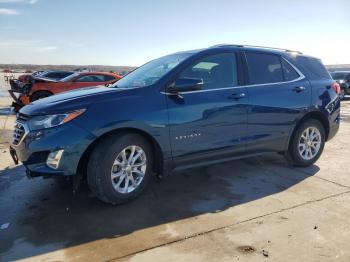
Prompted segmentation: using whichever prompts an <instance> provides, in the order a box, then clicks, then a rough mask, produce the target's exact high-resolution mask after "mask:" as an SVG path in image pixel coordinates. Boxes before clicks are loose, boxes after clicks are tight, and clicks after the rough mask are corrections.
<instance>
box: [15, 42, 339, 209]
mask: <svg viewBox="0 0 350 262" xmlns="http://www.w3.org/2000/svg"><path fill="white" fill-rule="evenodd" d="M339 91H340V90H339V85H338V84H337V83H335V81H334V80H333V79H332V77H331V76H330V75H329V73H328V71H327V70H326V69H325V67H324V66H323V64H322V62H321V61H320V60H319V59H317V58H313V57H309V56H306V55H303V54H301V53H297V52H291V51H288V50H279V49H269V48H257V47H248V46H240V45H220V46H215V47H211V48H207V49H202V50H195V51H187V52H180V53H175V54H172V55H168V56H165V57H161V58H159V59H156V60H153V61H151V62H149V63H147V64H145V65H143V66H141V67H139V68H138V69H136V70H135V71H133V72H131V73H130V74H128V75H126V76H125V77H124V78H122V79H121V80H119V81H118V82H117V83H115V84H114V85H112V86H110V87H100V88H88V89H83V90H77V91H72V92H66V93H63V94H59V95H56V96H52V97H48V98H45V99H42V100H39V101H35V102H33V103H31V104H29V105H27V106H25V107H23V108H22V109H21V110H20V113H19V115H18V118H17V122H16V123H17V125H16V128H15V131H14V140H13V143H12V145H11V149H10V152H11V155H12V157H13V158H14V160H15V161H18V159H19V160H20V161H21V162H23V164H24V165H25V167H26V170H27V175H28V176H30V177H34V176H53V177H55V176H56V177H58V176H71V177H76V178H77V177H80V176H87V181H88V184H89V186H90V188H91V190H92V191H93V192H94V193H95V195H96V196H97V197H98V198H99V199H101V200H102V201H105V202H108V203H112V204H118V203H122V202H125V201H128V200H130V199H133V198H135V197H136V196H137V195H139V194H140V193H141V192H142V191H143V190H144V188H145V187H146V185H147V182H148V181H149V179H150V177H151V175H152V173H155V174H158V175H160V174H162V175H165V174H169V173H172V172H173V171H177V170H182V169H185V168H190V167H197V166H202V165H208V164H213V163H219V162H223V161H229V160H232V159H237V158H243V157H249V156H253V155H258V154H262V153H266V152H278V153H282V154H284V155H285V156H286V157H287V159H288V160H289V161H290V162H291V163H292V164H294V165H297V166H309V165H312V164H313V163H314V162H315V161H316V160H317V159H318V158H319V156H320V155H321V153H322V151H323V147H324V145H325V142H326V141H328V140H330V139H331V138H332V137H333V136H334V135H335V134H336V133H337V130H338V128H339V121H340V116H339V114H340V99H339V95H338V93H339Z"/></svg>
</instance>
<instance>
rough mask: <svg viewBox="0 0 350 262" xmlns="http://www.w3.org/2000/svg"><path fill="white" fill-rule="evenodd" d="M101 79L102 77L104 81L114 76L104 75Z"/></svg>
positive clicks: (111, 79)
mask: <svg viewBox="0 0 350 262" xmlns="http://www.w3.org/2000/svg"><path fill="white" fill-rule="evenodd" d="M103 79H104V81H106V82H108V81H113V80H115V77H114V76H110V75H104V76H103Z"/></svg>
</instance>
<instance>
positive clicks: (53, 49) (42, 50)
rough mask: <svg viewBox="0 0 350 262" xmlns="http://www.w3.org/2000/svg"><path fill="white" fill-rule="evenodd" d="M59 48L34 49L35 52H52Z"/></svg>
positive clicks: (43, 47) (42, 47)
mask: <svg viewBox="0 0 350 262" xmlns="http://www.w3.org/2000/svg"><path fill="white" fill-rule="evenodd" d="M57 49H58V47H57V46H40V47H35V48H34V49H33V51H34V52H40V53H41V52H50V51H55V50H57Z"/></svg>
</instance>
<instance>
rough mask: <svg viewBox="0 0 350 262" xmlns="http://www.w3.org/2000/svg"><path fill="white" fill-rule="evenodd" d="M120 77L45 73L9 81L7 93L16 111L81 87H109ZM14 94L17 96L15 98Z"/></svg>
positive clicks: (103, 74)
mask: <svg viewBox="0 0 350 262" xmlns="http://www.w3.org/2000/svg"><path fill="white" fill-rule="evenodd" d="M120 78H121V77H120V76H119V75H117V74H114V73H101V72H69V71H46V72H37V73H34V74H32V75H22V76H20V77H19V78H18V80H11V81H10V85H11V89H10V90H9V93H10V95H11V97H12V98H13V99H14V101H15V102H14V103H13V106H14V107H15V108H17V109H19V108H20V107H22V106H24V105H27V104H29V103H31V102H33V101H36V100H38V99H42V98H45V97H48V96H51V95H54V94H58V93H61V92H65V91H70V90H74V89H78V88H82V87H89V86H97V85H110V84H113V83H115V82H116V81H118V80H119V79H120ZM15 93H18V94H19V95H18V96H16V95H15Z"/></svg>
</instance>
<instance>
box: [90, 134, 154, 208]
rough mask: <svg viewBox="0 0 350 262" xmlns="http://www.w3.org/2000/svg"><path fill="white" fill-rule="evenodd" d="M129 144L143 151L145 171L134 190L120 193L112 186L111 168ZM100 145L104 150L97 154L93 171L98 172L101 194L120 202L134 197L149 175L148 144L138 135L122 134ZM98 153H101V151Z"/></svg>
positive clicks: (149, 151)
mask: <svg viewBox="0 0 350 262" xmlns="http://www.w3.org/2000/svg"><path fill="white" fill-rule="evenodd" d="M131 145H136V146H139V147H141V148H142V149H143V151H144V152H145V154H146V163H147V166H146V172H145V176H144V178H143V180H142V182H141V184H140V185H139V186H138V187H137V188H136V189H135V190H134V191H132V192H130V193H128V194H122V193H119V192H118V191H116V190H115V189H114V187H113V184H112V180H111V168H112V165H113V162H114V161H115V159H116V158H117V156H118V154H119V153H120V152H121V151H122V150H123V149H124V148H126V147H128V146H131ZM102 146H103V148H104V149H105V151H106V152H105V153H104V154H103V155H101V156H98V158H99V161H98V167H97V168H96V169H95V172H99V173H98V174H97V176H98V177H97V183H98V184H99V188H102V189H103V191H104V192H103V194H104V195H105V196H106V197H107V199H108V200H110V201H111V202H112V203H122V202H126V201H129V200H131V199H134V198H135V197H137V196H138V195H139V194H141V192H142V191H143V190H144V189H145V187H146V186H147V184H148V182H149V179H150V177H151V173H152V164H153V159H152V152H151V147H150V145H149V144H148V143H147V141H146V140H145V139H143V138H142V137H141V136H139V135H124V136H121V137H119V138H117V139H115V138H109V139H108V140H107V141H105V143H104V144H103V145H102ZM99 153H101V151H100V152H99Z"/></svg>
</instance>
